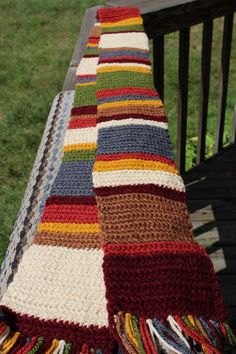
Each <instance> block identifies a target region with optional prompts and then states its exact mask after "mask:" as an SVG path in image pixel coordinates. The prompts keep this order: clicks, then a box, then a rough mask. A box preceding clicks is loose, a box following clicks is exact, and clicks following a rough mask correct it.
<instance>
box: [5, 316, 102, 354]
mask: <svg viewBox="0 0 236 354" xmlns="http://www.w3.org/2000/svg"><path fill="white" fill-rule="evenodd" d="M18 339H20V341H18ZM44 342H45V338H44V337H42V336H33V337H31V338H26V339H22V335H21V333H20V332H13V331H11V329H10V327H9V326H7V324H6V322H5V321H3V320H2V321H0V354H7V353H10V352H11V350H14V353H16V354H35V353H37V352H39V351H40V349H42V346H43V344H44ZM43 349H44V348H43ZM71 351H72V344H71V343H66V342H65V341H64V340H63V339H61V340H59V339H56V338H55V339H53V340H52V342H51V344H50V345H49V348H48V349H46V350H44V353H45V354H70V353H71ZM40 352H41V351H40ZM78 353H79V354H103V351H102V349H96V350H95V349H94V348H92V347H90V346H89V345H88V344H83V345H82V348H81V351H80V352H78Z"/></svg>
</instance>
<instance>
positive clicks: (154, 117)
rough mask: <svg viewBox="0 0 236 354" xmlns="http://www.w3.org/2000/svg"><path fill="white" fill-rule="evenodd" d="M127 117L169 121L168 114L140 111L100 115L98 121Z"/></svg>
mask: <svg viewBox="0 0 236 354" xmlns="http://www.w3.org/2000/svg"><path fill="white" fill-rule="evenodd" d="M127 118H141V119H144V120H152V121H154V122H164V123H167V118H166V116H150V115H146V114H140V113H126V114H114V115H110V116H109V117H106V116H104V117H103V116H99V117H97V123H102V122H110V121H111V120H122V119H127Z"/></svg>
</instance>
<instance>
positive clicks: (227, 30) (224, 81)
mask: <svg viewBox="0 0 236 354" xmlns="http://www.w3.org/2000/svg"><path fill="white" fill-rule="evenodd" d="M233 18H234V15H233V14H229V15H226V16H225V19H224V32H223V41H222V53H221V84H220V97H219V113H218V121H217V131H216V151H217V152H218V151H220V149H221V148H222V146H223V134H224V123H225V111H226V99H227V89H228V78H229V64H230V53H231V42H232V29H233Z"/></svg>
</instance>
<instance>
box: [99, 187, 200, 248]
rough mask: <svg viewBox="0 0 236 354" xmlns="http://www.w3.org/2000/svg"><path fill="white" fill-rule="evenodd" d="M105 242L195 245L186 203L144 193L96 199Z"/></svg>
mask: <svg viewBox="0 0 236 354" xmlns="http://www.w3.org/2000/svg"><path fill="white" fill-rule="evenodd" d="M97 203H98V207H99V210H100V221H101V225H102V233H103V237H104V242H112V243H131V242H155V241H180V242H183V241H186V242H194V240H193V236H192V225H191V222H190V218H189V215H188V211H187V207H186V205H185V204H184V203H181V202H177V201H174V200H171V199H166V198H164V197H160V196H155V195H151V194H145V193H134V194H119V195H114V196H108V197H97Z"/></svg>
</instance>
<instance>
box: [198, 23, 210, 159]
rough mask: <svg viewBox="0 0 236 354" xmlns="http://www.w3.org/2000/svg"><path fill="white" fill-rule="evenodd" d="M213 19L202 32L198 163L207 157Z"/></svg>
mask: <svg viewBox="0 0 236 354" xmlns="http://www.w3.org/2000/svg"><path fill="white" fill-rule="evenodd" d="M212 30H213V21H211V20H210V21H206V22H204V23H203V32H202V61H201V92H200V115H199V125H198V146H197V163H200V162H202V161H203V160H204V159H205V148H206V129H207V113H208V101H209V87H210V69H211V48H212Z"/></svg>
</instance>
